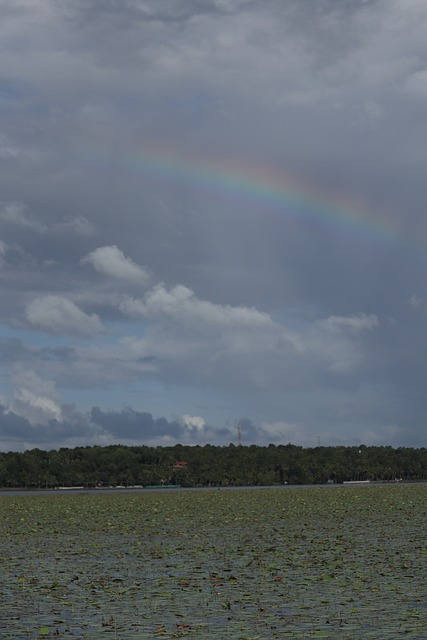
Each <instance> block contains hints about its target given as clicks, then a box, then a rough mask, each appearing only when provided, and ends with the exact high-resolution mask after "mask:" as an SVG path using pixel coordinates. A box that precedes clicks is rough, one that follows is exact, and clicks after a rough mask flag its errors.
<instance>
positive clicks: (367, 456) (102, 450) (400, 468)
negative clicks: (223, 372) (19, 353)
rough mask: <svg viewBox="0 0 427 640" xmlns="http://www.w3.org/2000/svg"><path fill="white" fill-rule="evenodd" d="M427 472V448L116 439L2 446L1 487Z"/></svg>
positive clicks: (196, 483)
mask: <svg viewBox="0 0 427 640" xmlns="http://www.w3.org/2000/svg"><path fill="white" fill-rule="evenodd" d="M425 479H427V449H425V448H421V449H412V448H403V447H400V448H398V449H394V448H392V447H367V446H364V445H360V446H358V447H320V446H319V447H315V448H310V449H309V448H303V447H299V446H295V445H292V444H287V445H278V446H275V445H269V446H267V447H260V446H255V445H251V446H235V445H233V444H230V445H229V446H226V447H219V446H213V445H206V446H184V445H175V446H171V447H147V446H132V447H128V446H122V445H111V446H107V447H100V446H95V447H77V448H74V449H66V448H62V449H59V450H58V451H56V450H52V451H41V450H40V449H32V450H29V451H25V452H23V453H17V452H8V453H0V486H2V487H7V488H18V487H27V488H54V487H72V486H83V487H108V486H141V485H142V486H145V487H146V486H152V485H165V484H167V485H181V486H185V487H219V486H223V487H224V486H250V485H255V486H256V485H259V486H262V485H264V486H267V485H280V484H317V483H326V482H333V483H340V482H345V481H352V480H359V481H360V480H371V481H396V480H399V481H400V480H401V481H416V480H425Z"/></svg>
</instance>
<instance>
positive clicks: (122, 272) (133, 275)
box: [82, 245, 149, 284]
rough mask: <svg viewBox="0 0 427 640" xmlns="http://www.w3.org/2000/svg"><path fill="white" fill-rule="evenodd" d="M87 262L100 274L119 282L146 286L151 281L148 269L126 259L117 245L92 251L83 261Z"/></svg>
mask: <svg viewBox="0 0 427 640" xmlns="http://www.w3.org/2000/svg"><path fill="white" fill-rule="evenodd" d="M87 262H89V263H90V264H92V266H93V267H94V268H95V269H96V271H98V272H99V273H102V274H104V275H107V276H110V277H112V278H117V279H118V280H127V281H128V282H135V283H138V284H145V283H146V282H147V281H148V280H149V274H148V272H147V271H146V269H144V268H143V267H140V266H139V265H137V264H135V262H133V261H132V260H131V259H130V258H126V256H125V255H124V254H123V252H122V251H120V249H119V248H118V247H116V246H115V245H110V246H106V247H99V248H98V249H95V250H94V251H91V253H89V254H88V255H87V256H86V257H84V258H83V259H82V263H87Z"/></svg>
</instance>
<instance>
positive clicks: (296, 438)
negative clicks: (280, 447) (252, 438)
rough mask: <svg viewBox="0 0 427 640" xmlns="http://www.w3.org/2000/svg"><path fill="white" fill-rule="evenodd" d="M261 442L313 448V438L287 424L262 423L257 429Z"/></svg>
mask: <svg viewBox="0 0 427 640" xmlns="http://www.w3.org/2000/svg"><path fill="white" fill-rule="evenodd" d="M259 431H260V436H261V440H262V441H263V442H267V441H268V442H271V443H272V444H274V443H281V444H287V443H288V442H290V443H291V444H296V445H298V446H313V445H314V442H313V436H312V434H310V433H307V431H306V430H305V429H304V428H302V427H300V426H298V425H296V424H289V423H288V422H281V421H278V422H263V423H262V424H261V426H260V427H259Z"/></svg>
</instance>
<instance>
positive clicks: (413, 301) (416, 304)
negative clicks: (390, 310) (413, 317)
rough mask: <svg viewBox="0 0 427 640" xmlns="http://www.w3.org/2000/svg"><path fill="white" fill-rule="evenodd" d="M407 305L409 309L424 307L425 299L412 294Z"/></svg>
mask: <svg viewBox="0 0 427 640" xmlns="http://www.w3.org/2000/svg"><path fill="white" fill-rule="evenodd" d="M409 306H410V307H411V309H424V308H425V300H424V298H422V297H421V296H417V295H415V294H414V295H412V296H411V297H410V298H409Z"/></svg>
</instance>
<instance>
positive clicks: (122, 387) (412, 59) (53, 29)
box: [0, 0, 427, 450]
mask: <svg viewBox="0 0 427 640" xmlns="http://www.w3.org/2000/svg"><path fill="white" fill-rule="evenodd" d="M426 141H427V3H426V2H425V0H405V1H404V2H402V0H340V1H339V2H338V1H336V0H262V2H261V1H259V0H258V1H254V0H73V1H70V2H67V1H65V0H0V287H1V304H0V449H1V450H10V449H12V450H22V449H25V448H32V447H39V448H42V449H47V448H56V447H60V446H68V447H72V446H76V445H86V444H88V445H91V444H110V443H113V442H121V443H124V444H139V443H146V444H164V445H166V444H173V443H176V442H181V443H183V444H184V443H194V444H197V443H198V444H204V443H207V442H209V443H212V444H228V443H229V442H231V441H234V442H236V440H237V429H236V425H237V423H238V421H239V420H240V421H241V431H242V440H243V443H244V444H251V443H255V444H268V443H270V442H271V443H285V444H286V443H288V442H292V443H294V444H299V445H304V446H316V445H317V444H318V443H319V442H320V443H321V444H324V445H337V444H360V443H364V444H367V445H371V444H373V445H375V444H390V445H392V446H425V444H426V415H427V394H426V389H425V384H426V380H427V340H426V322H427V280H426V267H427V259H426V249H427V246H426V245H427V240H426V238H427V228H426V227H427V219H426V203H427V193H426V187H425V184H426V182H425V181H426V175H427V146H426Z"/></svg>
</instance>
